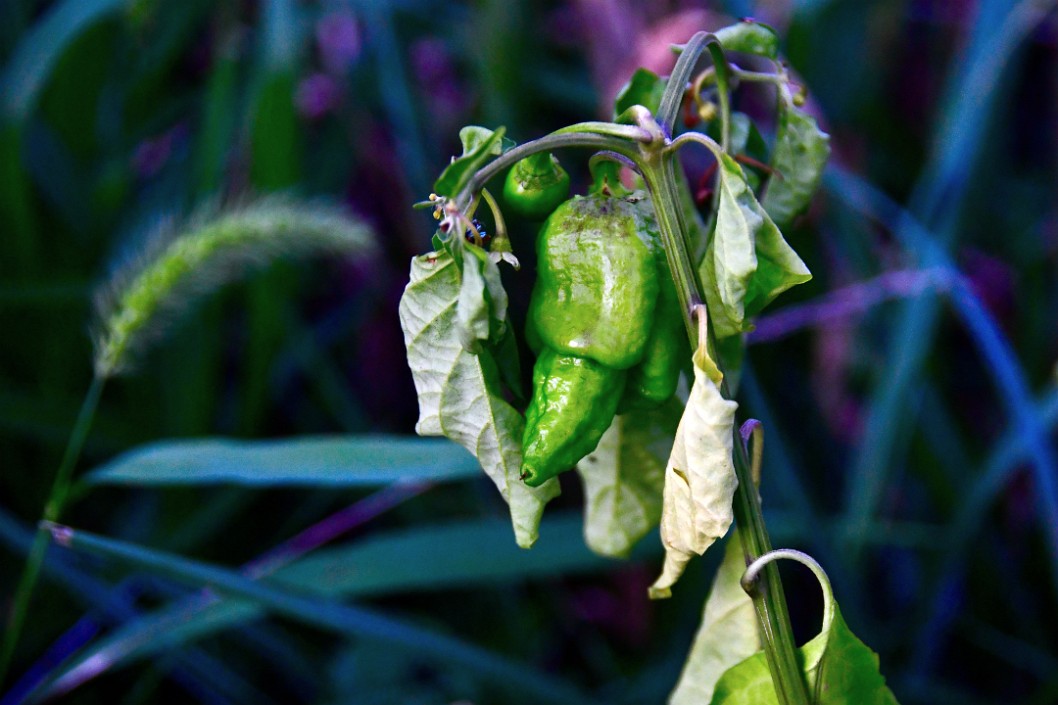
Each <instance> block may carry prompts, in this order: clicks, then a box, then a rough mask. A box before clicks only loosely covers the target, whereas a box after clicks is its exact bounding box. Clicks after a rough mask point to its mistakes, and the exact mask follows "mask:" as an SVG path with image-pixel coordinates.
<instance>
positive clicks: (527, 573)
mask: <svg viewBox="0 0 1058 705" xmlns="http://www.w3.org/2000/svg"><path fill="white" fill-rule="evenodd" d="M507 522H508V520H507V519H506V518H502V517H500V518H496V519H487V520H474V521H468V522H461V523H456V524H449V525H440V526H429V527H417V528H415V529H410V530H403V531H395V532H391V533H384V534H379V535H375V536H372V537H369V538H366V539H364V540H362V541H358V542H356V543H354V544H352V545H349V546H341V547H335V548H331V549H326V550H322V551H318V552H316V553H314V554H312V555H310V556H308V557H306V558H303V559H301V560H299V561H297V562H294V563H291V564H289V565H287V566H283V567H280V568H278V569H277V570H276V571H275V573H274V574H273V575H274V579H275V581H276V582H277V583H278V584H282V585H285V586H289V587H291V588H294V589H297V590H305V591H311V592H314V593H317V594H320V595H322V596H323V597H326V598H330V599H340V598H350V597H371V596H376V595H387V594H393V593H401V592H409V591H418V590H435V589H448V588H457V587H466V586H470V585H484V584H503V583H507V582H510V581H513V580H524V579H526V578H532V577H543V576H548V575H565V574H573V573H582V572H592V571H595V570H598V569H600V568H603V567H605V566H607V565H610V564H611V562H609V561H607V560H606V559H602V558H600V557H598V556H596V555H595V554H593V553H591V552H589V551H588V549H587V548H585V546H584V542H583V540H582V538H581V524H582V519H581V517H580V516H579V514H578V513H567V514H565V515H559V516H552V517H549V518H547V519H545V520H544V522H543V523H542V524H541V528H540V531H541V541H539V542H538V544H537V546H536V547H535V548H534V550H533V551H529V552H527V551H523V550H521V549H518V548H517V547H516V546H514V544H512V543H511V541H510V540H509V539H508V538H507V532H506V531H505V530H504V529H503V527H505V526H507ZM656 543H657V542H655V543H654V544H651V543H649V542H642V543H641V544H640V549H641V550H642V551H643V552H644V553H645V552H649V551H654V552H656V550H657V548H658V546H657V545H655V544H656ZM633 555H636V554H633ZM640 555H641V554H640ZM483 556H487V557H488V560H482V557H483ZM263 613H264V609H263V608H262V607H261V606H260V605H255V604H253V603H252V602H247V601H245V600H241V599H228V598H220V597H212V596H208V595H207V596H198V597H195V598H192V599H189V600H184V601H180V602H177V603H175V604H173V605H169V606H168V607H165V608H162V609H160V610H158V611H156V612H154V613H151V614H149V615H145V616H143V617H142V618H140V619H138V620H136V621H135V622H131V623H129V624H127V625H125V626H124V627H122V628H121V629H119V630H117V631H116V632H114V633H112V634H110V635H108V636H107V637H105V638H104V639H102V640H100V641H99V642H97V643H95V644H94V645H93V646H92V647H91V648H90V649H89V650H88V651H86V652H84V653H82V654H80V655H79V656H78V658H77V659H76V661H74V662H73V663H71V664H68V665H67V667H65V668H64V669H63V670H62V671H60V672H59V673H58V674H57V675H56V679H55V680H54V681H53V683H52V686H51V687H50V690H49V692H63V691H64V690H66V689H68V688H70V687H75V686H76V685H78V684H80V683H83V682H84V681H86V680H88V679H90V678H93V677H95V676H97V675H99V674H100V673H102V672H104V671H106V670H110V669H111V668H116V667H118V666H120V665H123V664H127V663H129V662H131V661H134V660H138V659H141V658H145V657H147V656H150V655H151V654H154V653H157V652H158V651H160V650H162V649H172V648H176V647H178V646H179V645H181V644H184V643H187V642H190V641H193V640H195V639H199V638H202V637H204V636H207V635H209V634H212V633H215V632H217V631H220V630H222V629H227V628H231V627H232V626H234V625H237V624H239V623H241V622H244V621H246V620H249V619H255V618H259V617H260V616H261V615H262V614H263Z"/></svg>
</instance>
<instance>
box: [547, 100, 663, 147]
mask: <svg viewBox="0 0 1058 705" xmlns="http://www.w3.org/2000/svg"><path fill="white" fill-rule="evenodd" d="M633 107H634V106H633ZM578 132H582V133H587V134H593V135H604V136H607V137H617V138H618V139H624V140H633V141H635V142H650V141H652V140H653V139H654V135H652V134H650V133H649V132H648V131H647V130H644V129H643V128H642V127H639V126H638V125H620V124H618V123H616V122H602V121H598V120H593V121H589V122H578V123H575V124H573V125H567V126H566V127H563V128H561V129H558V130H555V131H554V132H552V133H551V134H552V135H569V134H576V133H578Z"/></svg>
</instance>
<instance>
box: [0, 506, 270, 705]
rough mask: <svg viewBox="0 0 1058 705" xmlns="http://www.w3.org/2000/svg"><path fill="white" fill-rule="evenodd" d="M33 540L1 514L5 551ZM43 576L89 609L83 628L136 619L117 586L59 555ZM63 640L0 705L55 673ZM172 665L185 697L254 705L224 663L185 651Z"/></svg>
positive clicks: (13, 703)
mask: <svg viewBox="0 0 1058 705" xmlns="http://www.w3.org/2000/svg"><path fill="white" fill-rule="evenodd" d="M33 537H34V534H33V533H32V532H30V531H29V530H28V529H27V528H25V527H23V526H22V525H21V524H20V523H19V522H18V521H16V520H15V519H14V518H12V517H11V516H9V515H8V514H7V513H6V512H4V511H3V510H0V542H3V543H4V544H7V546H8V547H9V548H11V549H12V550H14V551H16V552H18V553H20V554H25V553H28V552H29V550H30V547H31V545H32V543H33ZM42 573H43V575H44V576H46V577H47V578H49V579H51V580H53V581H55V582H58V583H59V584H61V585H62V586H63V587H64V588H65V589H66V591H67V592H68V593H69V595H70V596H71V597H72V598H73V599H74V600H75V601H78V602H81V603H82V604H84V605H85V606H86V607H88V608H90V609H91V610H92V612H91V614H90V615H89V616H86V617H84V618H82V620H81V621H80V622H78V624H82V625H83V623H85V621H86V620H87V621H90V622H93V623H98V622H99V621H100V620H102V619H105V620H106V621H109V622H113V623H121V622H127V621H130V620H135V619H136V618H137V617H138V615H139V612H138V611H137V609H136V608H135V605H134V604H133V602H132V600H131V599H130V598H129V597H128V595H126V594H125V592H124V591H123V589H122V586H121V585H118V586H115V587H112V586H110V585H107V584H106V583H104V582H102V581H100V580H99V579H97V578H96V577H95V576H94V575H92V574H90V573H87V572H85V571H83V570H81V569H79V568H77V567H75V566H73V565H70V561H69V560H68V557H67V556H65V555H63V554H62V553H56V552H55V551H51V552H49V553H47V554H46V555H45V561H44V563H43V565H42ZM76 629H78V626H77V625H75V627H74V628H73V629H72V630H70V632H67V634H68V635H69V634H70V633H71V632H73V631H74V630H76ZM64 641H65V638H60V640H59V642H57V644H56V646H57V647H61V648H59V649H57V650H55V652H54V653H52V652H51V650H49V652H48V653H45V654H44V655H43V656H42V658H41V659H40V660H38V662H37V663H36V664H35V665H33V666H31V667H30V668H29V670H27V671H26V672H25V674H24V675H23V676H22V678H20V679H19V680H18V681H17V682H15V683H13V684H12V686H11V688H9V689H8V690H7V692H6V693H4V695H3V698H2V699H0V705H17V704H19V703H24V702H29V701H30V697H31V695H32V693H33V692H34V691H35V690H36V689H37V688H38V686H39V685H40V684H41V683H42V682H44V680H45V679H46V678H48V676H49V675H50V673H52V672H53V671H54V670H55V664H54V662H55V660H61V657H63V656H67V655H69V654H70V653H71V651H72V649H71V648H69V647H72V646H74V643H72V642H65V643H64ZM64 649H65V651H64ZM175 665H176V671H175V673H174V678H175V680H176V682H177V683H179V684H180V685H181V686H182V687H184V688H185V689H186V690H188V692H192V693H201V694H204V695H210V694H213V693H227V694H228V695H229V696H231V697H232V698H234V699H235V701H236V702H259V701H258V700H256V699H255V698H256V697H257V695H258V693H257V691H256V690H255V689H253V688H245V687H241V686H240V683H241V679H239V678H238V677H237V676H235V675H234V674H232V673H231V672H230V671H229V670H228V669H227V667H225V666H224V665H223V664H221V663H219V662H216V661H215V660H214V659H212V658H211V657H209V656H207V655H206V654H204V653H202V652H200V651H198V650H197V649H190V650H188V651H186V652H183V653H181V654H179V656H178V658H177V660H176V662H175ZM245 698H250V699H249V700H247V699H245Z"/></svg>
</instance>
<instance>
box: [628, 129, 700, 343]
mask: <svg viewBox="0 0 1058 705" xmlns="http://www.w3.org/2000/svg"><path fill="white" fill-rule="evenodd" d="M645 156H646V159H645V160H644V161H643V162H642V163H641V166H640V171H641V172H642V174H643V181H644V182H645V183H646V186H647V192H648V193H649V194H650V198H651V202H652V203H653V204H654V215H655V217H656V218H657V222H658V230H659V231H660V232H661V241H662V243H663V244H664V249H665V258H666V259H667V260H668V264H669V271H670V272H672V279H673V282H674V283H675V284H676V294H677V295H678V296H679V299H680V307H681V308H682V310H683V322H684V325H685V326H686V327H687V335H688V337H689V338H690V341H691V345H692V346H694V345H695V343H696V342H697V340H698V332H697V328H698V323H697V320H696V318H695V315H694V311H695V308H696V307H697V306H698V305H699V304H701V303H702V294H701V290H700V289H699V287H698V276H697V274H696V272H695V269H694V264H693V263H692V262H691V257H690V254H689V253H688V249H687V241H686V238H685V237H684V233H685V232H687V228H686V226H685V224H684V223H683V209H682V208H680V204H679V203H678V202H677V200H676V182H675V176H674V174H673V166H674V165H673V160H672V158H671V156H670V155H669V154H668V153H667V152H666V151H665V150H657V151H654V152H652V153H649V154H647V155H645Z"/></svg>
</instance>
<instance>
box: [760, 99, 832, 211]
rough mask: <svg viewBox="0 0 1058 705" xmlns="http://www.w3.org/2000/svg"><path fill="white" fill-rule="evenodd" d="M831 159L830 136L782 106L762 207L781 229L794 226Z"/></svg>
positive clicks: (796, 110)
mask: <svg viewBox="0 0 1058 705" xmlns="http://www.w3.org/2000/svg"><path fill="white" fill-rule="evenodd" d="M829 157H830V135H828V134H827V133H825V132H823V131H822V130H820V129H819V124H818V123H817V122H816V119H815V118H814V117H812V116H811V115H809V114H808V113H806V112H805V111H804V110H801V109H800V108H798V107H797V106H796V105H788V104H786V103H785V102H784V103H783V104H782V107H781V108H780V113H779V127H778V130H777V134H776V140H775V158H774V161H773V163H772V167H773V168H774V169H775V171H776V172H777V173H776V174H773V175H772V177H771V178H770V179H768V185H767V188H766V189H765V191H764V196H763V198H761V203H762V204H763V206H764V209H765V210H766V211H767V212H768V215H770V216H771V217H772V220H774V221H775V222H776V223H778V224H779V225H780V226H786V225H789V224H790V223H792V222H793V219H794V218H795V217H797V216H798V215H799V214H800V213H801V212H802V211H803V210H804V209H805V208H807V207H808V204H809V203H810V202H811V200H812V194H814V193H815V191H816V189H817V188H818V187H819V180H820V179H821V178H822V176H823V167H825V166H826V163H827V159H828V158H829Z"/></svg>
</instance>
